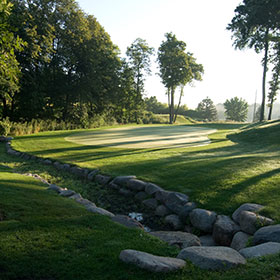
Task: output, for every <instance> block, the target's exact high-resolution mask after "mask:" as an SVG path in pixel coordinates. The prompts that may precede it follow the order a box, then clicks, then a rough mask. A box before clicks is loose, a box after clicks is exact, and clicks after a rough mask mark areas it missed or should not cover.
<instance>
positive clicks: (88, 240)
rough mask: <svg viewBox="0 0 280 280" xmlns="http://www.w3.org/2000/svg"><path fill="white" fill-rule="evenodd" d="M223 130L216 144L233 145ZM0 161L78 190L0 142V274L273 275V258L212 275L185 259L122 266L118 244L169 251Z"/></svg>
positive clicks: (279, 267) (185, 278)
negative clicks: (168, 267)
mask: <svg viewBox="0 0 280 280" xmlns="http://www.w3.org/2000/svg"><path fill="white" fill-rule="evenodd" d="M223 133H224V132H221V133H220V134H216V136H215V137H216V140H217V141H218V142H217V143H219V141H221V139H223V140H222V142H220V143H223V145H224V146H223V149H225V148H226V147H227V148H228V149H229V148H230V147H231V146H234V145H233V144H232V143H228V142H227V140H225V139H224V138H223V137H222V135H223ZM52 135H54V134H52ZM53 138H58V139H59V137H57V136H55V137H53ZM53 138H51V139H53ZM38 139H40V138H38ZM20 142H21V141H20ZM20 142H19V143H20ZM54 143H55V142H54ZM62 143H64V142H63V141H62ZM217 143H216V144H217ZM64 144H65V143H64ZM48 145H49V143H48ZM213 145H214V144H213ZM36 148H38V146H37V147H36ZM212 148H213V147H212ZM220 148H221V147H220ZM206 151H208V150H207V149H206V150H204V153H205V152H206ZM192 152H194V151H192ZM200 152H201V153H202V152H203V151H200ZM4 165H9V166H11V167H14V168H16V169H17V170H19V171H26V172H27V171H32V172H36V173H38V174H40V175H42V176H44V177H46V178H48V180H49V181H51V182H53V183H58V184H60V185H61V186H69V184H72V185H71V188H73V189H75V190H77V191H80V190H81V188H83V187H85V183H79V182H78V181H75V180H74V179H73V178H71V176H69V175H68V174H63V172H57V171H56V170H55V169H54V168H52V167H51V166H40V165H38V164H37V163H35V162H32V161H29V162H27V163H25V162H24V161H23V160H21V159H18V158H16V157H11V156H8V155H6V154H5V153H4V145H3V144H0V193H1V195H0V214H1V215H0V216H2V217H3V216H4V217H5V220H4V221H1V222H0V279H3V280H6V279H136V280H137V279H169V280H171V279H172V280H174V279H175V280H176V279H177V280H190V279H194V280H196V279H197V280H202V279H203V280H205V279H208V280H211V279H213V280H214V279H215V280H219V279H223V280H224V279H228V280H237V279H238V280H239V279H243V280H246V279H248V280H249V279H250V280H253V279H254V280H256V279H276V278H275V277H277V275H278V276H279V271H280V258H279V257H270V258H266V259H264V260H261V261H250V262H249V263H248V264H247V265H246V266H244V267H240V268H238V269H234V270H231V271H228V272H219V273H218V272H205V271H201V270H199V269H197V268H194V267H193V266H192V265H189V264H188V265H187V266H186V268H185V269H184V270H182V271H180V272H178V273H175V274H171V275H158V274H152V273H147V272H145V271H141V270H139V269H137V268H135V267H130V266H128V265H125V264H122V263H121V262H120V261H119V260H118V255H119V252H120V251H121V250H122V249H127V248H134V249H139V250H144V251H147V252H151V253H154V254H160V255H169V256H172V255H173V256H175V255H176V253H177V250H176V249H171V248H168V247H166V246H163V245H162V243H161V242H159V241H156V240H155V239H153V238H150V237H148V235H147V234H145V233H141V234H140V232H139V231H137V230H129V229H125V228H124V227H122V226H118V225H116V224H113V223H112V222H111V221H110V220H109V219H108V218H106V217H102V216H97V215H92V214H88V213H87V212H86V211H85V210H84V209H82V208H81V207H80V206H78V205H76V204H75V203H74V202H72V201H69V200H67V199H63V198H60V197H58V196H56V195H55V194H53V193H49V192H47V191H46V190H45V187H44V186H43V185H42V184H41V183H38V182H37V181H35V180H33V179H32V178H30V177H23V176H21V175H17V174H14V173H12V172H11V170H10V169H8V168H6V167H4ZM91 187H92V186H91ZM30 264H32V265H30ZM273 276H274V277H273ZM271 277H272V278H271Z"/></svg>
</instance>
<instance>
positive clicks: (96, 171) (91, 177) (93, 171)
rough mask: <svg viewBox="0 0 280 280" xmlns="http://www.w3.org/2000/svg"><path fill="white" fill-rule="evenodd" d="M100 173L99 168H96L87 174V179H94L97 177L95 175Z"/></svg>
mask: <svg viewBox="0 0 280 280" xmlns="http://www.w3.org/2000/svg"><path fill="white" fill-rule="evenodd" d="M98 173H99V170H98V169H94V170H92V171H90V172H89V173H88V175H87V179H88V180H89V181H94V178H95V176H96V175H97V174H98Z"/></svg>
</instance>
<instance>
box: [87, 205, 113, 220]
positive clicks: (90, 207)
mask: <svg viewBox="0 0 280 280" xmlns="http://www.w3.org/2000/svg"><path fill="white" fill-rule="evenodd" d="M86 209H87V210H88V211H89V212H92V213H95V214H100V215H103V216H108V217H110V218H112V217H114V216H115V215H114V214H113V213H111V212H109V211H107V210H106V209H103V208H100V207H94V206H93V205H87V206H86Z"/></svg>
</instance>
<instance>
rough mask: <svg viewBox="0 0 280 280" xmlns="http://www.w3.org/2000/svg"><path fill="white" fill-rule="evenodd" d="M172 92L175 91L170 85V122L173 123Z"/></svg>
mask: <svg viewBox="0 0 280 280" xmlns="http://www.w3.org/2000/svg"><path fill="white" fill-rule="evenodd" d="M174 92H175V88H174V87H171V96H170V97H171V100H170V117H169V120H170V122H169V123H170V124H173V122H174Z"/></svg>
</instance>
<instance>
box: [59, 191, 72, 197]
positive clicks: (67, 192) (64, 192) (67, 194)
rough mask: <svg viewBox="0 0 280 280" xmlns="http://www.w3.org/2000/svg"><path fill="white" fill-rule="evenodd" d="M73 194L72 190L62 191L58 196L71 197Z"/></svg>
mask: <svg viewBox="0 0 280 280" xmlns="http://www.w3.org/2000/svg"><path fill="white" fill-rule="evenodd" d="M74 194H75V192H74V191H72V190H62V191H61V192H60V193H59V195H60V196H63V197H69V196H72V195H74Z"/></svg>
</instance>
